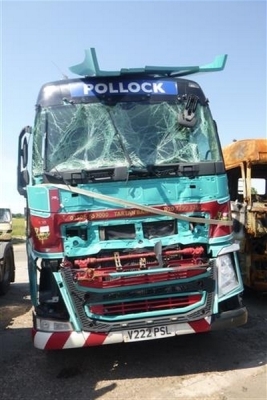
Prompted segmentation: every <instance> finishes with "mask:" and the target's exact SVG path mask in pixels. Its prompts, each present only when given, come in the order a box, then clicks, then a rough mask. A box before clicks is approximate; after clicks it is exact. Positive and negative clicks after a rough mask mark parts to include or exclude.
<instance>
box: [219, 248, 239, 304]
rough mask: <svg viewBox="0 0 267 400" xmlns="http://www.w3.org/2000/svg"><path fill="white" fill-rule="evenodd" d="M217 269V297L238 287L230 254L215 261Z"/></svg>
mask: <svg viewBox="0 0 267 400" xmlns="http://www.w3.org/2000/svg"><path fill="white" fill-rule="evenodd" d="M216 265H217V268H218V286H219V297H222V296H224V295H226V294H227V293H229V292H231V291H232V290H234V289H236V288H237V287H238V286H239V283H238V280H237V277H236V273H235V268H234V265H233V258H232V257H231V255H230V254H224V255H222V256H219V257H218V258H217V259H216Z"/></svg>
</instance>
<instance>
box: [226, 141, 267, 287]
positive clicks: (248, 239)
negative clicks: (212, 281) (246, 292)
mask: <svg viewBox="0 0 267 400" xmlns="http://www.w3.org/2000/svg"><path fill="white" fill-rule="evenodd" d="M223 156H224V161H225V167H226V170H227V175H228V183H229V192H230V199H231V210H232V216H233V221H234V236H235V240H236V241H237V242H238V243H239V245H240V265H241V270H242V276H243V282H244V285H245V287H248V288H251V289H254V290H257V291H260V292H265V291H267V139H246V140H239V141H234V142H232V143H231V144H229V145H228V146H226V147H225V148H224V149H223Z"/></svg>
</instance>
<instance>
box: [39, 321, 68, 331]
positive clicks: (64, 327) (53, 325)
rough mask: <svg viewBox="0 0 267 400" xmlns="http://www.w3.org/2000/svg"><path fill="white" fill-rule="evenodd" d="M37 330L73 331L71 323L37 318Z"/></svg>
mask: <svg viewBox="0 0 267 400" xmlns="http://www.w3.org/2000/svg"><path fill="white" fill-rule="evenodd" d="M36 328H37V329H38V331H45V332H66V331H72V330H73V329H72V326H71V323H70V322H61V321H53V320H50V319H43V318H36Z"/></svg>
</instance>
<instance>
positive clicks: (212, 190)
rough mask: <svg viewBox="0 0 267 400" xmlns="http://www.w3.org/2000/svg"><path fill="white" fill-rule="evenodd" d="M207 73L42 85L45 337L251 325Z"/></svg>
mask: <svg viewBox="0 0 267 400" xmlns="http://www.w3.org/2000/svg"><path fill="white" fill-rule="evenodd" d="M225 61H226V57H225V56H223V57H221V56H220V57H217V58H216V59H215V62H213V63H211V64H207V65H205V66H203V67H196V66H192V67H173V68H170V67H144V68H130V69H125V68H122V69H121V70H119V71H102V70H100V69H99V66H98V62H97V58H96V53H95V51H94V49H90V51H87V52H86V58H85V60H84V62H83V63H82V64H79V65H76V66H74V67H71V71H72V72H74V73H76V74H78V75H79V77H75V78H71V79H66V80H62V81H56V82H49V83H46V84H44V85H43V86H42V88H41V89H40V91H39V95H38V98H37V105H36V116H35V121H34V126H33V128H30V127H28V126H27V127H25V128H23V129H22V131H21V133H20V135H19V141H18V191H19V193H20V194H21V195H23V196H24V197H25V200H26V204H27V207H26V208H27V254H28V269H29V281H30V290H31V299H32V303H33V307H34V312H33V340H34V345H35V346H36V347H37V348H40V349H46V350H51V349H67V348H72V347H85V346H96V345H102V344H111V343H118V342H125V343H128V342H134V341H139V340H152V339H160V338H166V337H171V336H177V335H182V334H189V333H200V332H206V331H210V330H215V329H226V328H230V327H233V326H239V325H242V324H244V323H246V320H247V310H246V307H244V306H243V304H242V292H243V283H242V279H241V274H240V269H239V263H238V245H237V244H235V243H234V241H233V233H232V220H231V210H230V202H229V192H228V186H227V176H226V172H225V166H224V162H223V156H222V150H221V144H220V140H219V135H218V132H217V125H216V123H215V121H214V119H213V117H212V114H211V111H210V108H209V102H208V100H207V98H206V96H205V94H204V92H203V90H202V88H201V87H200V86H199V84H198V83H197V82H195V81H194V80H191V79H185V78H184V77H183V76H184V75H190V74H193V73H195V72H211V71H218V70H221V69H222V68H223V67H224V64H225Z"/></svg>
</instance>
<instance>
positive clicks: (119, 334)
mask: <svg viewBox="0 0 267 400" xmlns="http://www.w3.org/2000/svg"><path fill="white" fill-rule="evenodd" d="M246 322H247V309H246V308H245V307H242V308H239V309H236V310H232V311H226V312H223V313H221V314H218V315H215V316H213V317H212V318H211V317H206V318H203V319H200V320H197V321H191V322H187V323H177V324H174V325H173V329H174V330H175V335H176V336H178V335H186V334H192V333H200V332H209V331H215V330H219V329H227V328H233V327H236V326H240V325H243V324H245V323H246ZM170 328H171V326H170ZM32 336H33V342H34V346H35V347H36V348H38V349H41V350H59V349H70V348H79V347H90V346H100V345H104V344H113V343H122V342H125V338H124V335H123V331H116V332H106V333H104V332H85V331H80V332H76V331H69V332H43V331H39V330H36V329H35V328H33V330H32ZM145 340H150V339H145Z"/></svg>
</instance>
